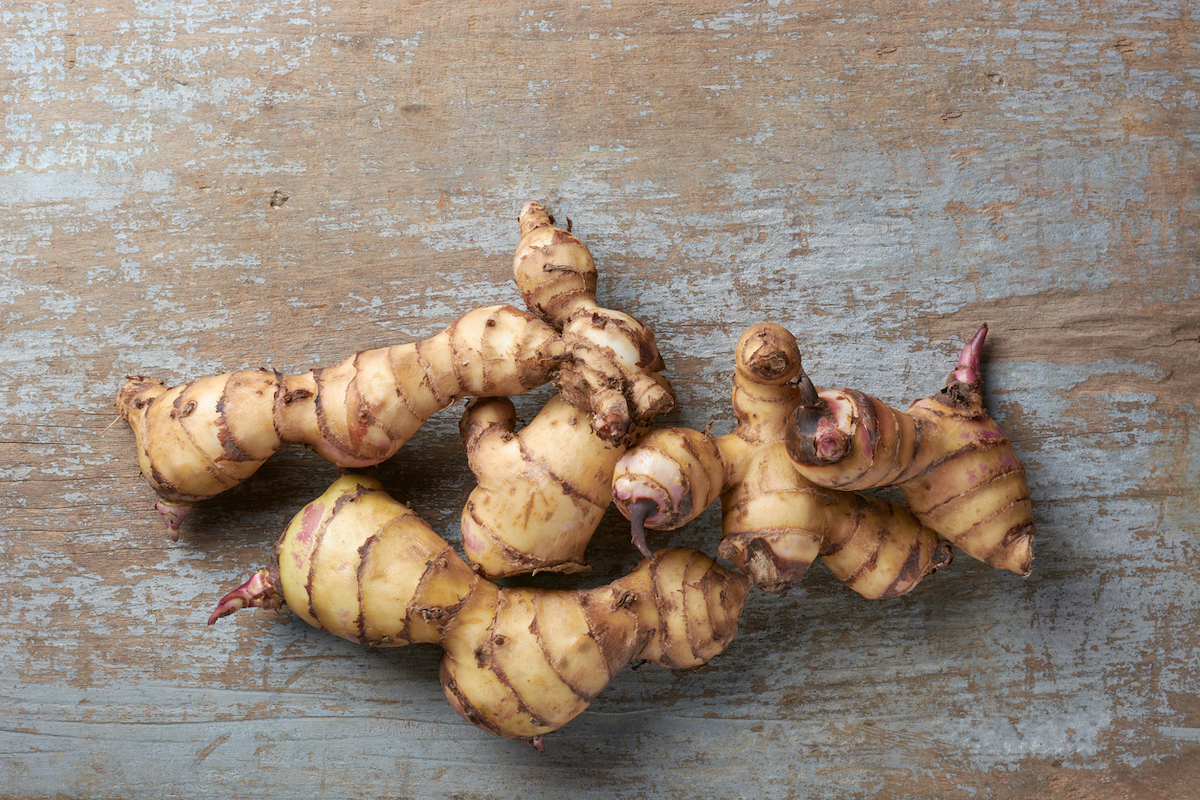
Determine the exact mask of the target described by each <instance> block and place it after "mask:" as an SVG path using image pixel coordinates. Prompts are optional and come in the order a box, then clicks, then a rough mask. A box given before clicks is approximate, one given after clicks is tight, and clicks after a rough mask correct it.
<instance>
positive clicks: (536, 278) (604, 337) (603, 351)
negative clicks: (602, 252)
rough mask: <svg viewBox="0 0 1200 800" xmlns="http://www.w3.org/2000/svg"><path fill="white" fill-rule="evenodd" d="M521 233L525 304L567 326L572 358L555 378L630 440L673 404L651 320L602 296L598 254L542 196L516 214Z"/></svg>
mask: <svg viewBox="0 0 1200 800" xmlns="http://www.w3.org/2000/svg"><path fill="white" fill-rule="evenodd" d="M517 222H518V225H519V226H520V229H521V241H520V243H519V244H518V245H517V252H516V255H515V256H514V257H513V278H514V280H515V281H516V283H517V288H518V289H519V290H520V292H521V296H522V298H524V300H525V305H526V306H527V307H528V308H529V309H530V310H531V311H533V312H534V313H537V314H540V315H541V316H542V318H543V319H544V320H546V321H547V322H549V323H550V324H552V325H554V326H555V327H556V328H560V329H561V330H562V337H563V344H564V347H565V349H566V351H567V352H568V353H570V354H571V357H572V359H573V360H574V362H575V363H574V368H573V369H571V370H570V371H564V372H563V373H562V375H560V376H559V379H558V380H557V381H556V382H555V385H556V386H557V387H558V389H559V392H560V393H561V394H562V396H563V398H564V399H566V401H567V402H568V403H570V404H571V405H573V406H575V407H576V408H590V409H591V410H592V427H593V428H595V430H596V433H597V434H598V435H599V436H600V438H601V439H603V440H604V441H606V442H608V443H609V444H615V443H618V442H625V443H628V441H629V438H630V435H631V433H632V431H634V430H635V429H636V428H637V427H638V426H644V425H649V424H650V422H651V421H652V420H653V419H654V418H655V417H656V416H658V415H659V414H663V413H665V412H667V411H670V410H671V409H672V408H674V407H675V395H674V393H673V392H672V391H671V388H670V386H669V385H668V384H667V383H666V382H665V381H663V380H662V379H661V377H660V376H659V375H658V374H657V373H659V372H661V371H662V369H663V366H664V365H663V360H662V357H661V356H660V355H659V352H658V347H657V345H656V344H655V341H654V332H653V330H652V329H651V328H650V326H648V325H645V324H643V323H642V322H640V321H639V320H637V319H635V318H633V317H631V316H630V315H628V314H625V313H622V312H620V311H614V310H612V309H607V308H601V307H600V306H598V305H597V304H596V265H595V262H594V260H593V259H592V254H591V252H590V251H589V250H588V248H587V246H586V245H584V244H583V242H581V241H580V240H579V239H578V238H577V237H576V236H575V235H574V234H573V233H571V231H570V221H569V220H568V227H567V228H560V227H556V226H555V225H554V217H553V216H552V215H551V214H550V212H549V211H548V210H547V209H546V207H545V206H543V205H542V204H540V203H536V202H532V201H530V202H528V203H526V204H525V206H524V207H523V208H522V209H521V214H520V216H519V217H518V220H517Z"/></svg>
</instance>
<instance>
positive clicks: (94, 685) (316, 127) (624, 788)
mask: <svg viewBox="0 0 1200 800" xmlns="http://www.w3.org/2000/svg"><path fill="white" fill-rule="evenodd" d="M1197 47H1198V38H1197V10H1196V5H1195V3H1194V2H1191V0H1145V1H1144V2H1139V1H1138V0H1132V1H1131V2H1121V3H1117V2H1113V3H1102V2H1091V3H1089V2H1071V0H1040V1H1039V2H1018V0H988V1H985V0H963V1H961V2H922V3H906V2H899V1H898V0H880V2H865V3H824V2H822V3H818V2H810V1H809V0H796V1H795V2H784V1H783V0H776V1H773V2H755V3H738V4H732V5H725V6H714V5H710V4H704V3H691V2H687V3H685V2H676V3H672V2H661V3H643V2H623V1H621V0H614V1H613V2H594V3H590V4H587V5H571V4H566V3H561V2H549V3H533V4H522V3H513V2H507V1H503V2H495V3H488V4H470V3H453V2H443V1H442V0H430V2H421V3H396V2H378V1H377V2H346V3H327V4H324V5H322V4H318V3H314V2H311V0H254V2H250V1H249V0H194V1H190V2H168V1H167V0H150V1H147V2H130V0H113V1H112V2H108V3H99V2H95V1H94V0H85V1H84V2H78V3H52V2H51V3H25V2H0V111H2V112H3V122H2V126H0V325H2V326H3V327H2V330H0V377H2V388H0V569H2V570H3V579H2V580H3V588H4V591H3V593H2V596H0V612H2V613H3V617H4V623H5V624H4V626H3V628H2V629H0V794H3V795H4V796H10V797H22V798H24V797H41V796H58V797H80V798H84V797H86V798H100V797H216V796H220V797H248V796H272V797H279V798H291V797H296V798H301V797H318V796H319V797H385V796H386V797H430V796H446V797H457V798H491V797H515V796H518V795H519V796H522V797H526V798H542V797H546V798H551V797H553V798H557V797H562V796H572V797H593V796H594V797H616V798H629V799H630V800H634V799H635V798H660V797H667V798H684V797H687V798H691V797H716V796H721V797H747V798H850V799H857V798H879V799H880V800H884V799H888V800H890V799H891V798H923V797H947V798H951V797H954V798H957V797H971V798H981V799H982V798H1024V797H1033V796H1054V797H1065V798H1084V797H1087V798H1092V797H1095V798H1114V799H1115V798H1139V799H1140V798H1181V797H1189V796H1191V797H1195V796H1197V790H1196V789H1195V786H1196V785H1197V774H1196V773H1197V769H1196V767H1195V764H1196V763H1197V761H1196V758H1197V756H1198V755H1200V699H1198V697H1200V677H1198V672H1200V654H1198V652H1197V643H1198V634H1197V632H1196V622H1197V618H1198V603H1197V601H1198V588H1197V576H1198V571H1197V536H1198V534H1200V531H1198V528H1197V523H1196V520H1197V516H1198V514H1200V492H1198V491H1197V478H1196V476H1197V474H1198V473H1200V445H1198V442H1197V438H1196V437H1195V433H1194V431H1195V429H1196V425H1197V417H1198V414H1200V410H1198V402H1197V390H1198V389H1200V357H1198V353H1200V348H1198V347H1197V345H1198V343H1200V303H1198V295H1200V272H1198V270H1197V253H1198V252H1200V249H1198V242H1197V228H1198V225H1197V223H1198V221H1200V196H1198V193H1197V191H1196V188H1197V176H1198V174H1200V173H1198V164H1197V153H1196V147H1197V141H1198V137H1200V125H1198V122H1200V116H1198V114H1197V105H1198V104H1200V97H1198V93H1197V92H1198V86H1197V76H1198V75H1200V59H1198V57H1197V56H1198V51H1197ZM527 198H537V199H541V200H543V201H545V202H547V203H548V204H550V205H552V206H553V208H554V209H555V210H556V211H557V212H558V213H559V214H560V216H569V217H570V218H571V219H572V220H573V221H574V222H575V227H576V231H577V232H578V233H579V234H580V235H581V237H583V239H584V240H585V241H586V242H588V244H589V245H590V246H591V247H592V249H593V252H594V253H595V255H596V257H597V261H598V263H599V265H600V268H601V271H602V272H601V287H600V292H601V299H602V300H603V301H604V302H605V303H607V304H608V305H610V306H612V307H615V308H620V309H623V310H626V311H629V312H631V313H633V314H635V315H637V316H639V317H640V318H642V319H644V320H647V321H650V322H652V323H653V324H654V325H655V328H656V330H657V332H658V336H659V344H660V346H661V349H662V352H663V354H664V356H665V358H666V360H667V362H668V374H669V377H670V379H671V380H672V381H673V383H674V384H675V386H676V388H677V390H678V394H679V398H680V409H679V410H678V411H677V412H674V413H673V414H672V415H671V416H670V417H669V418H667V419H665V420H663V422H664V423H670V424H687V425H691V426H693V427H703V426H704V425H705V424H706V423H707V422H709V421H715V425H714V430H716V431H717V432H721V433H723V432H725V431H727V430H728V429H729V428H730V427H731V422H730V413H729V406H728V400H727V395H728V380H729V376H730V373H731V370H732V346H733V343H734V342H735V341H736V339H737V337H738V335H739V334H740V333H741V331H742V330H743V329H744V328H745V327H747V326H748V325H750V324H752V323H754V322H756V321H760V320H764V319H766V320H772V321H776V322H779V323H781V324H783V325H786V326H787V327H789V328H790V329H791V330H792V331H793V332H795V333H796V334H797V336H798V337H799V338H800V340H801V342H802V344H803V347H804V350H805V362H806V366H807V368H808V370H809V372H810V373H811V374H813V375H814V376H815V377H816V378H817V380H818V381H820V382H823V383H825V384H827V385H851V386H856V387H859V388H862V389H865V390H867V391H870V392H872V393H875V394H877V395H879V396H881V397H883V398H885V399H888V400H890V401H891V402H893V403H895V404H906V403H907V402H908V401H910V400H912V399H913V398H916V397H920V396H923V395H925V394H928V393H930V392H931V391H933V390H935V389H936V388H938V387H939V386H940V384H941V381H942V379H943V378H944V375H945V372H946V370H947V368H948V366H950V360H951V359H953V357H954V355H955V354H956V352H957V349H958V348H959V347H960V346H961V343H962V341H963V337H964V336H968V335H969V334H970V333H971V332H972V331H973V330H974V327H975V326H976V325H977V324H978V323H979V322H982V321H987V322H988V323H990V325H991V331H992V333H991V337H990V339H989V343H988V347H987V350H986V364H985V370H986V374H987V377H988V380H989V381H990V386H989V404H990V407H991V409H992V411H993V413H994V414H995V416H997V418H999V419H1000V420H1001V421H1002V423H1003V424H1004V425H1005V426H1006V428H1007V429H1008V430H1009V432H1010V434H1011V435H1012V437H1013V438H1014V440H1015V442H1016V444H1017V446H1018V448H1019V451H1020V453H1021V455H1022V457H1023V458H1024V459H1025V460H1026V463H1027V466H1028V468H1029V473H1030V478H1031V482H1032V487H1033V492H1034V499H1035V512H1036V515H1037V522H1038V525H1039V529H1040V540H1039V542H1038V548H1037V560H1036V562H1035V571H1034V574H1033V575H1032V576H1031V577H1030V578H1029V579H1028V580H1024V581H1022V580H1021V579H1019V578H1016V577H1014V576H1012V575H1009V574H1001V573H998V572H995V571H992V570H988V569H986V568H984V567H982V566H980V565H978V564H975V563H971V562H968V561H967V559H965V558H960V559H958V560H957V561H956V562H955V564H954V565H953V566H952V568H950V569H949V570H946V571H943V572H942V573H940V574H938V575H937V576H935V578H934V579H931V580H930V581H929V582H928V583H927V584H925V585H924V587H923V588H922V589H921V590H920V591H918V592H917V593H916V594H914V595H912V596H909V597H906V598H903V599H901V600H898V601H891V602H877V603H871V602H867V601H865V600H861V599H860V598H858V597H857V596H856V595H854V594H853V593H851V592H850V591H848V590H846V589H845V588H843V587H841V586H840V585H839V584H837V583H836V582H835V581H834V580H833V579H832V578H831V577H830V576H829V574H828V572H826V571H825V570H824V569H823V568H822V567H819V566H818V567H815V568H814V569H813V570H812V572H811V573H810V575H809V576H807V578H806V580H805V582H804V584H803V585H802V586H801V587H799V588H797V589H795V590H793V591H791V592H789V593H788V594H786V595H784V596H769V595H765V594H762V593H758V594H755V595H753V596H752V597H751V599H750V602H749V603H748V606H747V610H746V613H745V616H744V618H743V623H742V630H741V633H740V634H739V637H738V638H737V639H735V641H734V642H733V644H732V645H731V646H730V647H729V649H728V650H727V651H726V652H725V653H724V654H723V655H722V656H721V657H720V658H718V659H717V660H716V661H715V662H714V663H713V664H712V665H711V667H710V668H709V669H707V670H705V671H702V672H700V673H698V674H691V675H674V674H672V673H670V672H667V671H666V670H662V669H658V668H654V667H645V668H642V669H637V670H626V671H624V672H622V673H621V674H620V675H619V676H618V677H617V679H616V680H615V681H614V682H613V683H612V685H611V686H610V687H609V688H608V689H607V690H606V691H605V693H604V694H602V695H601V697H600V698H599V699H598V700H597V701H596V702H595V703H594V704H593V706H592V707H591V708H590V709H589V710H588V711H587V712H586V713H585V714H584V715H583V716H581V717H580V718H578V719H577V720H575V721H574V722H573V723H571V724H570V725H569V726H567V727H566V728H564V729H563V730H561V731H559V732H558V733H556V734H555V735H553V736H552V737H550V738H549V740H548V748H547V753H546V754H545V755H538V754H537V753H535V752H533V751H532V750H530V749H529V748H527V747H525V746H524V745H520V744H517V743H513V742H507V741H503V740H499V739H495V738H493V737H491V736H489V735H487V734H484V733H482V732H480V731H477V730H476V729H474V728H472V727H471V726H470V725H468V724H467V723H465V722H464V721H462V720H461V719H460V718H459V717H458V716H457V715H456V714H455V713H454V712H453V711H452V710H451V708H450V706H449V705H448V704H447V703H446V702H445V700H444V698H443V697H442V695H441V690H440V688H439V686H438V683H437V676H436V662H437V653H436V652H435V651H434V650H433V649H431V648H421V647H412V648H401V649H397V650H390V651H372V650H367V649H363V648H360V647H357V646H354V645H352V644H349V643H346V642H342V641H340V640H334V639H332V638H330V637H328V636H326V635H323V634H320V633H317V632H316V631H313V630H311V629H309V628H307V627H306V626H305V625H303V624H302V623H300V622H299V621H298V620H296V619H295V618H293V617H289V616H286V615H283V616H280V615H276V614H272V613H267V612H259V613H257V614H242V615H238V616H237V617H235V618H234V619H232V620H228V621H224V622H222V624H220V625H218V626H215V627H213V628H208V627H206V626H205V625H204V620H205V617H206V615H207V614H208V611H209V609H210V607H211V606H212V604H213V603H214V601H215V600H216V599H217V598H218V597H219V596H220V595H221V594H222V593H223V592H224V591H226V590H227V589H228V588H230V587H231V586H233V585H235V584H236V583H237V582H238V581H240V580H241V579H242V578H243V577H244V576H245V575H247V574H248V573H249V572H250V571H251V570H252V569H253V568H255V567H256V566H258V565H260V564H263V563H265V561H266V559H267V558H268V555H269V551H270V547H271V544H272V543H273V541H274V539H275V538H276V536H277V535H278V533H279V531H280V530H281V529H282V527H283V526H284V525H285V524H286V522H287V520H288V519H289V518H290V517H291V515H292V514H293V513H295V511H296V510H297V509H298V508H299V507H300V506H301V505H303V504H304V503H305V502H307V501H308V500H309V499H311V498H312V497H314V496H315V495H316V494H318V493H319V492H320V491H321V490H322V489H323V488H324V487H325V486H326V485H327V484H328V483H329V482H330V481H331V480H332V478H333V476H334V471H333V470H332V468H330V467H329V466H328V465H326V464H325V463H324V462H321V461H320V460H319V459H316V458H315V457H313V456H311V455H310V454H307V453H305V452H302V451H300V450H295V449H292V450H287V451H286V452H284V453H282V454H281V455H280V456H279V457H278V458H277V459H276V460H274V461H273V462H272V463H271V464H270V465H269V466H268V467H267V468H265V469H264V470H263V471H262V472H261V473H260V474H259V475H258V476H257V478H256V479H255V480H253V481H252V482H250V483H249V484H247V485H246V486H244V487H242V488H241V489H238V490H236V491H233V492H229V493H227V494H226V495H223V496H221V497H220V498H218V499H217V500H214V501H213V502H211V503H209V504H208V505H207V506H205V507H204V508H203V509H202V510H200V511H198V512H196V513H195V514H194V515H193V517H192V518H191V519H190V520H189V521H188V523H187V528H186V531H185V532H184V534H183V536H182V537H181V540H180V541H179V542H178V543H174V544H173V543H170V542H169V541H168V540H167V538H166V537H165V536H164V535H163V531H162V529H161V525H160V523H159V521H158V519H157V515H155V514H154V512H153V511H152V510H151V509H150V502H151V499H152V495H151V492H150V490H149V489H148V488H147V486H146V485H145V484H144V483H143V482H142V480H141V479H140V477H139V476H138V473H137V467H136V463H135V459H134V455H133V450H132V436H131V435H130V433H129V431H128V430H127V429H126V428H125V426H124V425H121V424H117V425H114V424H113V422H114V418H115V414H114V411H113V408H112V401H113V396H114V393H115V391H116V388H117V387H118V386H119V385H120V383H121V382H122V381H123V378H124V376H125V375H126V374H130V373H142V374H147V375H153V376H157V377H160V378H162V379H164V380H167V381H169V382H178V381H182V380H186V379H190V378H195V377H199V376H202V375H206V374H212V373H217V372H224V371H226V370H229V369H234V368H238V367H241V366H244V365H252V366H257V365H270V366H273V367H276V368H279V369H283V370H288V371H300V370H303V369H307V368H309V367H314V366H321V365H329V364H333V363H336V362H337V361H340V360H341V359H342V358H344V357H345V356H347V355H348V354H350V353H351V352H353V351H355V350H358V349H362V348H366V347H373V346H380V345H384V344H389V343H395V342H400V341H408V340H412V339H414V338H419V337H423V336H426V335H429V334H431V333H433V332H435V331H437V330H439V329H440V328H441V327H442V326H444V325H445V324H446V323H447V322H449V321H450V320H451V319H452V318H454V317H455V316H457V315H458V314H459V313H461V312H463V311H465V310H467V309H469V308H471V307H474V306H477V305H481V304H484V303H492V302H517V301H518V300H519V298H518V296H517V294H516V291H515V289H514V287H513V286H512V284H511V281H510V279H509V269H510V255H511V251H512V249H513V246H514V245H515V242H516V238H517V237H516V230H515V225H514V219H515V215H516V212H517V209H518V208H519V206H520V204H521V202H522V201H523V200H525V199H527ZM546 396H547V395H546V393H544V392H543V393H535V394H533V395H531V396H528V397H527V398H525V399H523V400H522V401H521V402H522V406H521V409H522V413H523V414H525V415H526V416H527V417H528V416H530V415H532V413H534V411H535V410H536V408H537V407H538V405H539V404H540V403H541V402H542V401H544V400H545V398H546ZM384 478H385V482H386V484H387V485H388V487H389V488H390V489H391V490H393V491H394V492H395V493H396V494H397V495H398V496H400V497H402V498H403V499H405V500H407V501H409V502H411V503H412V504H413V505H414V506H415V507H416V508H417V509H418V510H419V511H420V512H421V513H423V514H424V515H425V517H426V518H427V519H428V520H429V521H430V522H431V523H432V524H434V525H435V526H436V527H437V528H438V530H439V531H441V532H442V533H443V534H444V535H446V536H447V537H448V538H450V539H451V540H456V539H457V531H456V523H457V515H458V513H459V509H460V508H461V505H462V502H463V500H464V498H465V495H466V493H467V492H468V491H469V489H470V487H471V486H472V481H471V479H470V476H469V474H468V473H467V471H466V467H465V459H464V458H463V456H462V453H461V447H460V445H459V443H458V439H457V415H456V413H455V412H454V411H448V412H446V413H444V414H442V415H440V416H439V417H437V418H435V419H434V420H433V421H431V423H430V424H429V425H428V426H427V427H426V428H425V429H423V431H422V433H421V434H420V435H419V436H418V437H417V438H416V439H415V440H414V441H413V442H412V443H410V445H409V446H408V447H406V448H405V450H403V451H402V452H401V454H400V456H398V457H397V458H396V459H395V460H394V461H393V462H390V463H389V464H388V465H387V467H386V468H385V470H384ZM717 531H718V526H717V519H716V516H715V514H713V513H711V512H710V513H708V514H706V516H705V517H703V518H702V519H701V520H700V521H699V522H698V523H697V524H694V525H692V526H690V527H688V528H686V529H684V530H681V531H679V532H677V533H676V534H674V535H673V536H671V537H669V538H668V537H659V538H658V539H657V541H659V542H665V541H670V542H673V543H677V544H691V545H695V546H700V547H703V548H705V549H707V550H709V551H710V552H713V551H715V548H716V539H717ZM590 556H591V558H592V560H593V562H594V564H595V566H596V569H595V571H594V573H592V574H591V575H588V576H583V577H581V578H578V579H577V580H578V582H579V585H584V584H588V583H598V582H601V581H606V580H608V579H610V578H611V577H615V576H616V575H618V574H620V573H622V572H623V571H624V570H625V569H626V568H627V567H628V566H629V565H630V564H632V563H633V561H634V560H635V559H634V552H633V551H632V549H631V548H630V547H629V546H628V544H627V540H626V539H625V533H624V528H623V525H622V524H621V521H620V520H619V519H617V518H615V517H614V515H612V514H610V516H609V517H608V518H606V521H605V523H604V524H603V526H602V528H601V530H600V532H599V534H598V535H597V538H596V539H595V541H594V543H593V546H592V549H591V551H590ZM547 582H548V583H549V582H552V579H547ZM559 583H560V584H563V585H565V584H567V583H569V581H567V580H565V579H559Z"/></svg>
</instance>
